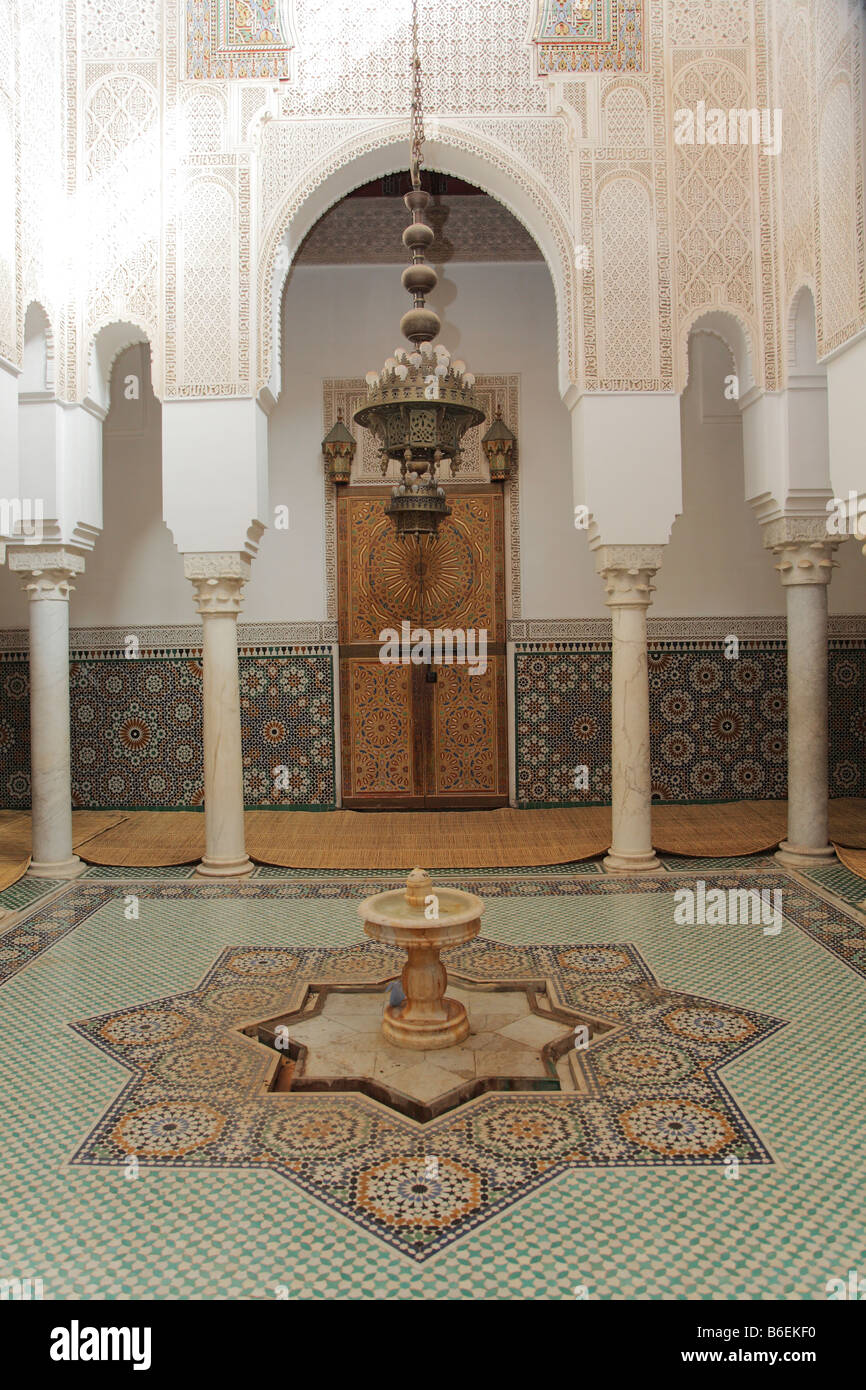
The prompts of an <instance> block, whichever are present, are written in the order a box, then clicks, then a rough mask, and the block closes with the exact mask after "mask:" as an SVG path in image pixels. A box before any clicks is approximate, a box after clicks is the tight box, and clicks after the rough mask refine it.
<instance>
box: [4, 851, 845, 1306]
mask: <svg viewBox="0 0 866 1390" xmlns="http://www.w3.org/2000/svg"><path fill="white" fill-rule="evenodd" d="M691 865H692V866H693V867H697V865H696V864H695V861H691ZM126 877H127V880H128V883H127V887H128V888H129V891H134V892H136V893H138V894H140V916H139V919H138V921H128V920H126V918H125V917H124V891H123V890H124V883H123V881H122V880H121V881H118V885H117V887H118V892H117V896H116V898H114V899H113V900H111V901H109V902H107V903H105V904H104V905H103V906H102V907H100V908H99V909H98V910H97V911H95V912H94V913H93V914H92V915H91V916H90V917H89V918H88V919H87V920H85V921H84V922H83V923H81V925H79V926H78V927H77V928H75V930H74V931H72V932H70V933H69V934H68V935H66V936H64V937H62V938H61V939H60V940H58V941H56V942H55V943H54V944H53V945H52V946H51V947H50V949H48V950H47V951H45V952H44V953H43V954H41V955H39V956H38V957H37V958H36V959H34V960H33V961H32V962H31V963H30V964H28V965H27V966H26V967H25V968H24V969H22V970H20V971H19V973H18V974H16V975H15V976H13V977H12V978H11V979H9V980H7V982H6V983H5V984H3V985H2V987H0V1050H2V1053H3V1056H4V1062H5V1065H4V1068H3V1080H2V1082H0V1091H2V1094H0V1154H2V1189H3V1196H4V1200H3V1204H2V1211H0V1278H2V1277H7V1278H12V1277H16V1276H17V1277H21V1278H23V1277H27V1276H30V1277H41V1278H42V1279H43V1281H44V1288H45V1296H46V1298H68V1297H85V1298H88V1297H91V1298H124V1297H141V1296H145V1297H187V1298H215V1297H216V1298H238V1297H242V1298H261V1299H269V1298H275V1297H277V1296H278V1293H288V1295H289V1296H290V1297H292V1298H295V1297H298V1298H321V1297H335V1298H357V1297H364V1298H407V1297H409V1298H422V1297H423V1298H452V1297H454V1296H461V1297H466V1298H514V1297H530V1298H555V1299H559V1298H563V1299H571V1298H573V1297H574V1291H575V1287H576V1286H578V1285H585V1286H586V1287H587V1289H588V1293H589V1297H590V1298H602V1299H611V1298H627V1297H634V1296H648V1297H651V1298H678V1297H679V1298H682V1297H687V1298H703V1299H724V1298H736V1297H748V1298H758V1299H777V1298H789V1297H796V1298H805V1299H823V1298H824V1297H825V1296H826V1294H825V1285H826V1281H827V1280H828V1279H830V1278H833V1277H835V1276H843V1277H844V1276H847V1272H848V1270H849V1269H851V1268H856V1269H859V1271H860V1273H861V1274H863V1273H866V1222H864V1213H863V1201H862V1192H863V1183H864V1172H863V1169H864V1162H866V1160H864V1156H863V1142H862V1135H863V1132H864V1108H866V1107H864V1100H863V1096H864V1091H866V1087H864V1071H866V1060H864V1053H863V1048H862V1022H863V1016H864V1002H866V982H864V980H863V979H862V978H861V977H860V976H859V975H857V974H856V973H855V972H854V971H853V970H852V969H851V968H850V967H849V966H847V965H846V964H845V963H844V962H843V961H841V960H839V959H838V958H837V957H835V956H833V955H832V954H831V953H830V952H829V951H827V950H826V949H824V948H823V947H822V946H821V945H820V944H819V943H817V942H816V941H814V940H813V939H811V938H810V937H808V936H807V935H805V933H804V932H802V931H801V930H799V929H798V928H796V927H794V926H792V925H788V924H786V925H785V927H784V929H783V930H782V932H781V934H780V935H779V936H777V937H772V938H770V937H765V936H764V935H763V934H762V933H761V931H760V929H759V928H755V927H749V926H743V927H710V926H705V927H683V926H677V925H675V924H674V922H673V901H672V895H671V894H669V893H666V892H659V891H652V892H647V891H646V889H645V888H642V885H641V883H640V881H639V880H632V882H631V884H630V885H629V887H630V889H631V890H632V891H628V892H625V891H623V889H622V885H621V883H620V884H619V885H617V891H616V892H613V891H611V892H610V893H607V892H605V891H603V890H602V891H601V892H598V890H597V889H596V890H595V894H596V895H595V896H593V895H586V892H585V890H584V892H583V893H582V892H581V887H580V884H579V883H576V884H575V895H574V896H570V895H563V894H560V893H558V894H557V895H556V896H552V895H545V894H539V893H538V891H537V890H538V887H539V885H538V884H537V883H536V884H533V885H532V888H533V890H534V891H532V895H531V896H521V892H520V877H519V876H518V874H517V873H515V876H514V878H513V880H512V882H511V883H510V887H511V889H512V893H511V895H510V896H508V897H497V898H492V899H491V900H490V902H489V903H488V908H487V912H486V915H485V919H484V929H485V935H487V936H489V937H492V938H495V939H496V940H500V941H503V942H515V943H522V942H527V943H528V942H551V943H558V942H563V943H570V942H606V941H622V940H627V941H631V942H633V943H634V944H635V945H636V946H637V947H638V948H639V949H640V951H641V952H642V953H643V954H644V956H645V957H646V959H647V961H648V963H649V964H650V966H651V968H652V969H653V970H654V971H655V973H656V974H657V976H658V977H659V978H660V979H661V980H662V981H664V982H665V983H666V984H668V985H670V986H672V987H675V988H680V989H685V990H689V991H693V992H696V993H699V994H706V995H709V996H712V997H714V998H715V999H717V1000H719V1001H727V1002H729V1003H730V1004H732V1005H741V1006H745V1007H749V1008H753V1009H759V1010H763V1011H765V1012H767V1013H769V1014H771V1015H773V1016H775V1017H778V1018H782V1019H787V1020H789V1026H788V1027H786V1028H784V1029H782V1030H781V1031H780V1032H779V1033H778V1034H776V1035H774V1036H773V1037H771V1038H769V1039H768V1040H767V1041H766V1042H764V1043H763V1044H761V1045H759V1046H756V1047H755V1048H753V1049H752V1050H751V1051H750V1052H748V1053H747V1054H746V1055H745V1056H743V1057H741V1058H739V1059H737V1060H735V1061H734V1062H732V1063H731V1064H730V1065H729V1066H728V1067H727V1068H726V1070H725V1084H726V1086H727V1088H728V1089H729V1090H730V1092H731V1094H732V1095H733V1097H734V1099H735V1100H736V1101H737V1103H738V1104H739V1105H740V1107H741V1108H742V1110H743V1111H744V1113H745V1115H746V1117H747V1118H748V1119H749V1121H750V1122H751V1123H752V1124H753V1125H754V1126H755V1127H756V1128H757V1130H758V1132H759V1134H760V1135H761V1137H762V1139H763V1141H764V1143H765V1144H766V1145H767V1147H768V1148H769V1150H770V1152H771V1153H772V1154H773V1156H774V1158H775V1160H776V1161H775V1163H774V1164H773V1165H771V1166H767V1167H756V1168H751V1169H742V1170H741V1175H740V1177H739V1178H738V1179H736V1180H732V1179H730V1178H727V1177H726V1176H725V1173H724V1169H723V1167H721V1166H719V1167H703V1168H695V1169H685V1168H677V1169H667V1170H665V1169H663V1168H659V1169H653V1170H642V1171H640V1172H636V1171H630V1170H627V1169H615V1170H604V1171H586V1170H583V1171H580V1172H572V1173H569V1174H566V1175H563V1176H560V1177H557V1178H555V1179H554V1180H553V1181H552V1182H551V1183H550V1184H549V1185H548V1186H547V1187H545V1188H543V1189H542V1190H541V1191H540V1192H537V1193H535V1194H533V1195H531V1196H529V1197H527V1198H526V1199H525V1200H524V1201H523V1202H522V1203H521V1204H520V1205H518V1206H517V1207H515V1208H512V1209H510V1210H509V1211H508V1212H507V1213H506V1214H505V1215H503V1216H501V1217H499V1218H497V1219H495V1220H493V1221H491V1222H489V1223H488V1224H487V1225H486V1226H484V1227H482V1228H481V1229H480V1230H477V1231H475V1232H473V1233H472V1234H470V1235H468V1236H466V1237H465V1238H464V1239H463V1240H462V1241H460V1242H459V1243H457V1244H455V1245H453V1246H450V1247H449V1248H448V1249H446V1250H444V1251H443V1252H442V1254H441V1255H439V1256H436V1257H434V1258H432V1259H431V1260H430V1261H429V1262H428V1263H427V1264H426V1265H424V1266H422V1267H418V1266H417V1265H415V1264H413V1263H412V1262H411V1261H410V1260H408V1259H406V1258H403V1257H401V1256H400V1255H399V1254H397V1253H396V1252H395V1251H394V1250H392V1249H389V1248H388V1247H386V1246H384V1245H383V1244H381V1243H380V1242H378V1241H377V1240H376V1239H375V1238H374V1237H372V1236H370V1235H368V1234H366V1233H365V1232H363V1231H361V1230H360V1229H359V1228H357V1227H354V1226H353V1225H351V1224H350V1223H348V1222H347V1221H345V1220H343V1219H341V1218H339V1217H337V1216H336V1215H335V1214H334V1213H332V1212H330V1211H329V1210H327V1209H324V1208H322V1207H320V1206H318V1205H317V1204H316V1203H315V1202H314V1201H313V1200H312V1199H311V1198H310V1197H308V1196H306V1195H305V1194H304V1193H302V1192H300V1191H298V1190H297V1189H295V1188H294V1187H293V1186H292V1185H291V1183H290V1182H288V1181H286V1180H284V1179H276V1178H275V1177H274V1176H273V1175H272V1174H270V1173H268V1172H260V1171H256V1172H252V1171H244V1170H239V1171H237V1172H226V1171H220V1172H214V1173H208V1172H206V1171H205V1172H203V1171H201V1170H197V1171H183V1170H180V1169H170V1170H169V1169H158V1168H150V1169H148V1168H143V1169H141V1170H140V1171H139V1174H138V1176H137V1177H135V1178H130V1177H127V1176H125V1174H124V1170H122V1169H118V1168H100V1169H91V1170H88V1169H84V1168H82V1167H70V1166H68V1159H69V1157H70V1155H71V1154H72V1152H73V1150H74V1149H75V1147H76V1146H77V1144H78V1143H79V1142H80V1141H81V1139H82V1138H83V1137H84V1135H85V1134H87V1133H88V1131H89V1130H90V1129H91V1128H92V1127H93V1125H94V1124H95V1122H96V1119H97V1118H98V1116H99V1114H100V1113H101V1111H102V1110H103V1109H104V1107H105V1106H107V1105H108V1104H109V1102H110V1101H111V1100H112V1099H113V1097H114V1096H115V1095H116V1094H117V1091H118V1090H119V1089H120V1087H121V1086H122V1085H123V1084H124V1081H125V1079H126V1073H125V1072H124V1071H123V1070H122V1069H121V1068H120V1067H119V1066H118V1065H117V1064H116V1063H115V1062H113V1061H111V1060H110V1059H109V1058H108V1057H106V1056H105V1055H104V1054H102V1053H100V1052H99V1051H98V1050H97V1049H95V1048H94V1047H92V1046H91V1045H89V1044H88V1043H87V1042H86V1041H85V1040H84V1039H82V1038H80V1037H78V1036H76V1035H75V1034H73V1033H72V1032H71V1031H70V1029H69V1028H68V1027H67V1025H68V1023H69V1022H71V1021H73V1020H76V1019H81V1018H85V1017H88V1016H90V1015H93V1014H97V1013H101V1012H105V1011H108V1010H111V1009H118V1008H122V1007H124V1006H125V1005H128V1004H132V1003H136V1002H139V1001H141V1000H145V999H148V998H151V997H155V996H161V995H165V994H170V993H176V992H177V991H179V990H182V989H184V988H188V987H190V986H192V985H194V984H195V983H196V982H197V981H198V980H199V979H200V977H201V976H202V975H203V974H204V973H205V971H206V970H207V969H208V967H209V966H210V965H211V964H212V962H213V960H214V959H215V957H216V956H217V954H218V953H219V952H220V950H222V949H223V947H225V946H228V945H242V944H255V945H267V944H276V945H290V944H292V943H297V944H301V945H314V944H318V945H328V944H335V945H336V944H345V943H349V942H352V941H356V940H359V939H360V932H359V927H358V920H357V916H356V911H355V903H354V901H352V900H351V899H338V900H322V899H315V898H311V899H305V900H292V901H281V900H280V898H279V897H276V898H269V899H266V900H261V901H251V900H244V901H241V900H238V899H233V898H232V897H231V896H227V897H222V898H220V899H216V898H214V897H209V898H207V897H204V896H201V897H199V896H197V894H196V890H195V888H194V887H193V885H191V884H184V885H183V892H184V893H185V894H189V893H192V897H191V898H190V897H186V898H184V899H169V900H167V901H157V900H156V899H153V898H151V899H149V898H148V896H147V889H146V882H145V881H143V880H138V881H135V882H134V883H133V881H132V880H129V879H128V876H126ZM368 877H369V876H368ZM710 879H711V872H710V871H709V869H708V882H709V881H710ZM164 881H165V880H164V879H163V880H162V882H163V883H164ZM527 882H529V880H528V879H527ZM744 883H745V886H748V882H747V880H746V876H745V875H744ZM106 886H107V885H106ZM263 887H264V885H263ZM53 889H54V885H52V886H51V891H53ZM7 891H8V890H7ZM76 891H80V890H77V889H76V885H75V883H72V884H71V885H69V887H68V888H66V889H65V890H63V891H62V892H61V893H60V895H59V901H61V902H64V901H66V900H67V898H68V897H70V896H72V895H74V894H75V893H76ZM268 891H277V892H278V891H279V886H278V884H276V883H274V884H273V886H272V888H271V889H269V890H268ZM53 901H54V902H55V903H56V902H57V901H58V898H57V897H55V898H54V900H53ZM10 907H11V904H10ZM12 910H15V909H14V908H12ZM38 916H39V909H38V906H36V907H34V906H33V905H32V904H31V905H30V906H29V907H28V908H27V909H26V911H25V912H24V914H23V916H22V917H21V918H20V919H18V920H17V921H16V922H15V924H14V925H15V927H16V930H17V929H18V927H19V925H21V924H22V923H23V924H26V925H28V926H29V925H31V924H33V923H35V922H37V921H38ZM8 920H9V919H7V922H5V923H3V925H2V927H0V930H6V929H7V925H8ZM850 923H851V932H852V934H856V933H857V931H859V930H862V927H863V918H862V916H860V917H858V916H857V915H856V913H854V911H853V910H852V911H851V917H850Z"/></svg>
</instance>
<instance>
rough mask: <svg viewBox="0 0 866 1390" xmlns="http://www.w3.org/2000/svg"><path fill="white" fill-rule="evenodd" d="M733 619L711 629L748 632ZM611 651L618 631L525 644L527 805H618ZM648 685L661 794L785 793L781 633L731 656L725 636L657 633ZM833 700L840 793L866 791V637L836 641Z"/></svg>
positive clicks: (521, 645) (719, 797)
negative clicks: (579, 785)
mask: <svg viewBox="0 0 866 1390" xmlns="http://www.w3.org/2000/svg"><path fill="white" fill-rule="evenodd" d="M699 621H700V622H702V623H703V622H707V621H708V620H699ZM726 621H730V620H726V619H724V618H722V619H718V620H713V625H714V627H715V628H716V630H721V631H722V632H737V631H738V629H737V628H736V627H735V626H733V625H731V626H729V627H727V628H726V627H725V626H724V624H725V622H726ZM753 621H755V620H753ZM764 621H765V622H767V623H768V624H769V623H770V622H772V621H773V620H764ZM857 621H860V620H857ZM667 625H668V626H673V624H672V623H671V622H668V624H667ZM515 626H516V625H515ZM539 626H541V625H540V624H539ZM551 626H553V625H551ZM563 626H565V625H564V624H563ZM599 626H601V624H599ZM683 626H684V627H685V626H689V625H688V624H684V625H683ZM852 626H853V624H852ZM861 627H862V622H861ZM740 630H741V629H740ZM515 635H516V634H515ZM610 655H611V651H610V638H609V636H601V635H598V636H594V637H592V638H587V639H586V640H579V641H574V640H572V641H564V640H560V641H556V640H548V641H516V642H515V646H514V675H515V683H514V684H515V723H516V739H515V746H516V762H517V799H518V804H519V805H521V806H568V805H580V804H581V803H586V804H589V803H603V802H608V801H610V757H611V748H610ZM649 682H650V742H651V748H652V782H653V794H654V796H656V797H657V798H658V799H659V800H661V801H701V800H707V801H737V800H753V799H765V798H775V797H785V796H786V795H787V736H788V728H787V671H786V650H785V642H784V639H783V638H782V637H768V636H755V637H753V638H747V639H743V638H741V639H740V647H739V655H738V657H737V658H736V659H729V658H728V657H726V656H725V643H724V639H723V638H721V637H718V638H709V637H706V636H703V637H695V638H691V639H690V638H681V639H678V640H677V639H670V638H660V637H658V636H656V635H655V634H654V633H653V631H652V628H650V634H649ZM829 699H830V756H829V768H828V776H829V785H830V795H831V796H862V795H864V794H866V633H864V634H863V635H861V636H854V635H849V636H831V638H830V666H829ZM580 765H584V766H586V768H587V770H588V782H589V786H588V789H587V790H586V791H575V790H574V780H575V770H576V768H577V767H578V766H580Z"/></svg>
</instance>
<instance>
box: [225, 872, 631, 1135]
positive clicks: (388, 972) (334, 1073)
mask: <svg viewBox="0 0 866 1390" xmlns="http://www.w3.org/2000/svg"><path fill="white" fill-rule="evenodd" d="M357 910H358V914H359V916H360V918H361V921H362V924H363V929H364V932H365V934H366V935H367V936H368V937H370V938H372V940H373V941H375V942H377V943H379V944H380V945H382V946H385V947H388V948H389V952H388V954H389V956H390V957H391V959H389V960H388V962H387V964H384V963H382V962H381V959H380V957H379V956H378V955H377V956H376V957H375V958H371V960H370V963H369V964H368V963H367V962H366V961H365V958H364V956H363V955H354V954H353V953H354V949H355V948H342V949H340V950H338V951H337V953H336V954H337V955H343V957H344V959H345V957H346V956H348V955H349V954H352V959H351V960H348V959H347V960H346V966H345V970H343V969H339V970H337V971H334V969H333V968H329V967H328V965H327V962H324V963H322V962H320V968H321V966H322V964H324V966H325V968H324V970H322V972H321V973H320V974H318V975H311V976H307V977H304V975H303V974H302V973H299V977H298V978H297V979H296V980H295V981H294V983H293V984H292V987H291V990H290V993H289V995H288V996H287V994H286V987H285V985H283V984H281V985H280V986H279V993H280V994H282V996H283V998H285V1000H286V1004H288V1006H289V1007H285V1006H284V1007H283V1009H281V1010H280V1011H279V1012H271V1013H270V1015H269V1016H266V1017H264V1018H260V1019H259V1020H258V1021H256V1022H250V1023H248V1024H245V1025H242V1026H241V1031H243V1032H245V1033H247V1034H248V1036H250V1037H251V1038H254V1039H255V1040H256V1041H258V1042H259V1043H262V1044H264V1045H265V1046H268V1047H270V1048H274V1049H276V1050H277V1051H279V1054H280V1059H279V1062H278V1063H277V1062H276V1061H275V1069H274V1072H273V1074H272V1076H271V1079H270V1081H269V1083H268V1085H267V1087H266V1089H267V1090H269V1091H272V1092H274V1093H285V1092H293V1093H298V1092H305V1093H310V1092H335V1091H354V1092H361V1093H363V1094H364V1095H366V1096H368V1097H369V1098H370V1099H371V1100H374V1101H378V1102H379V1103H380V1104H383V1105H386V1106H388V1107H390V1108H391V1109H394V1110H398V1111H399V1112H400V1113H401V1114H403V1115H406V1116H408V1117H410V1118H411V1119H414V1120H418V1121H420V1122H422V1123H423V1122H425V1121H427V1120H431V1119H435V1118H436V1117H437V1116H438V1115H441V1114H443V1113H445V1112H446V1111H449V1110H453V1109H454V1108H455V1107H456V1106H458V1105H463V1104H466V1103H467V1102H469V1101H472V1100H474V1099H476V1098H478V1097H479V1096H482V1095H483V1094H485V1093H486V1092H488V1091H491V1090H497V1091H502V1090H507V1091H537V1090H556V1091H566V1092H568V1091H572V1092H574V1091H580V1090H583V1089H584V1087H585V1083H584V1080H583V1078H582V1073H581V1069H580V1062H579V1060H578V1053H577V1052H576V1051H575V1036H574V1035H575V1025H576V1024H579V1023H581V1022H586V1023H587V1025H588V1034H589V1035H590V1036H591V1035H593V1034H595V1033H596V1032H598V1031H604V1030H605V1029H606V1028H607V1027H609V1026H610V1025H609V1024H608V1023H606V1022H605V1021H603V1020H601V1019H594V1020H590V1019H588V1018H587V1016H586V1015H583V1014H578V1013H576V1012H575V1010H574V1009H573V1008H571V1007H569V1006H568V1005H567V1004H566V1003H565V1001H564V1000H562V999H560V998H559V997H558V996H557V994H556V991H555V989H554V988H553V985H552V982H551V981H548V980H547V979H543V978H541V977H540V976H539V975H538V973H537V967H536V966H535V965H534V964H533V962H532V961H531V959H530V954H529V953H528V952H527V953H526V963H527V969H526V974H525V975H522V974H520V973H519V972H518V976H517V977H512V978H507V979H504V978H499V977H492V976H491V974H490V972H489V971H488V970H487V969H485V966H484V956H485V950H484V948H483V946H482V949H481V951H480V953H479V960H478V962H477V966H476V967H474V968H472V967H470V969H469V973H463V972H464V970H465V969H466V965H465V961H464V965H463V967H462V968H461V969H460V970H458V969H456V968H455V965H454V963H453V962H452V964H451V965H450V970H451V976H452V978H451V981H450V983H449V976H448V971H447V970H446V967H445V965H444V964H443V962H442V960H441V956H440V953H441V952H443V951H448V950H450V949H452V948H454V947H458V946H462V945H464V944H465V943H467V942H469V941H471V940H472V939H473V938H474V937H477V936H478V935H479V932H480V929H481V916H482V913H483V912H484V903H483V902H482V900H481V898H479V897H477V896H476V895H475V894H474V893H467V892H464V891H462V890H460V889H457V888H446V887H435V886H434V885H433V883H432V881H431V879H430V876H429V874H428V873H426V872H425V871H424V870H423V869H417V868H416V869H413V870H412V872H411V873H410V874H409V877H408V878H407V880H406V884H405V887H403V888H394V889H390V890H388V891H387V892H384V893H377V894H375V895H374V896H373V897H369V898H366V899H365V900H364V901H363V902H362V903H360V904H359V906H358V909H357ZM491 944H492V943H491ZM510 950H511V951H512V953H513V954H514V955H515V956H519V955H520V951H519V948H515V947H512V948H510ZM401 953H405V963H404V964H403V969H402V976H401V977H400V978H401V980H402V986H403V994H404V996H405V997H404V998H402V999H401V1001H400V1002H399V1003H394V1002H392V1003H387V1004H386V1003H385V998H387V995H386V991H390V992H391V997H392V1000H393V998H394V994H395V975H394V972H395V969H399V966H400V954H401ZM299 964H300V963H299ZM300 969H301V971H302V967H300ZM396 992H397V993H398V994H399V991H396ZM383 1010H384V1012H383Z"/></svg>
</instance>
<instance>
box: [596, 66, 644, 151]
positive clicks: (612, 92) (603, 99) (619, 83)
mask: <svg viewBox="0 0 866 1390" xmlns="http://www.w3.org/2000/svg"><path fill="white" fill-rule="evenodd" d="M623 90H629V91H633V92H637V93H638V94H639V95H640V97H641V99H642V101H643V109H644V120H645V125H644V136H645V139H644V140H643V141H637V142H635V143H636V144H637V145H638V146H639V147H643V146H644V145H648V144H650V143H651V132H650V122H651V120H652V105H651V101H650V94H649V89H648V86H647V81H646V79H645V78H644V80H643V81H642V80H641V79H640V78H639V77H615V78H614V79H613V80H612V81H609V82H608V83H607V84H606V85H605V87H604V88H603V90H602V92H601V95H600V99H599V115H600V118H601V136H602V141H603V143H604V145H605V146H607V147H608V148H610V149H615V148H616V145H615V144H614V143H613V142H611V141H609V140H608V138H607V137H608V129H607V119H608V112H607V107H608V102H609V101H610V98H611V97H612V96H616V94H617V92H621V91H623Z"/></svg>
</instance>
